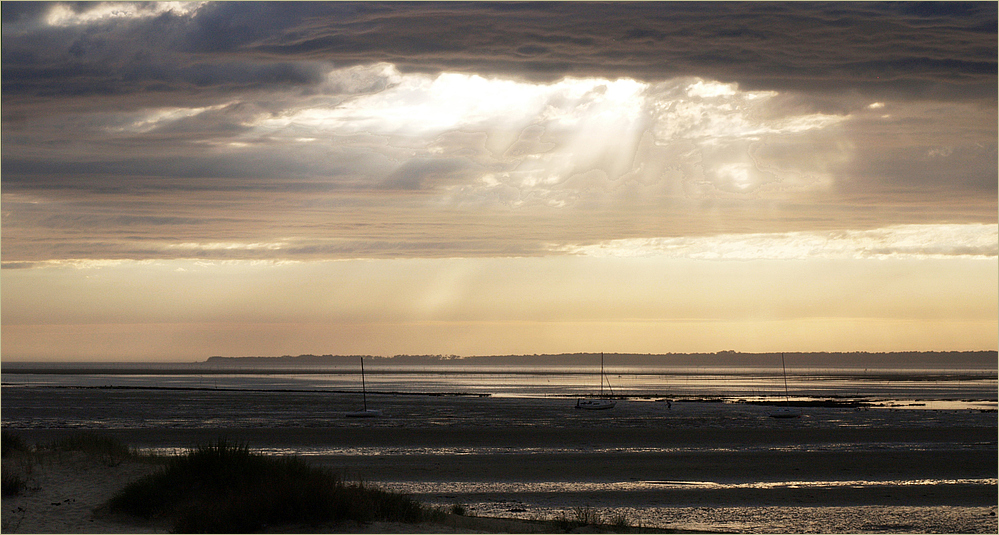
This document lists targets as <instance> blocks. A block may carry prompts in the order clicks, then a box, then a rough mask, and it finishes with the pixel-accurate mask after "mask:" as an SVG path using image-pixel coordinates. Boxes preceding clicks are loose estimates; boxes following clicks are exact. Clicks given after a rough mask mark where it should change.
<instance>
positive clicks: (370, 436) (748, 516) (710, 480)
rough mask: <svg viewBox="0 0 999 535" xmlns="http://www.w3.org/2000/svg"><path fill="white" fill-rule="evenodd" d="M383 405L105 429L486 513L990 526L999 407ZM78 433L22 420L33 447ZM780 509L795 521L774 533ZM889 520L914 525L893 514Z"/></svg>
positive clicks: (407, 400) (382, 401)
mask: <svg viewBox="0 0 999 535" xmlns="http://www.w3.org/2000/svg"><path fill="white" fill-rule="evenodd" d="M233 396H234V397H233V398H232V401H231V402H232V403H233V404H234V405H235V404H236V403H237V402H238V396H237V395H235V394H234V395H233ZM306 401H307V398H306V397H303V398H302V403H305V402H306ZM369 401H370V400H369ZM375 402H376V404H377V406H378V408H380V409H382V410H384V412H385V417H383V418H377V419H372V420H366V421H358V420H355V419H348V418H343V417H342V415H337V414H333V415H331V416H330V417H328V418H326V419H321V420H319V419H316V420H313V419H309V420H307V421H306V424H307V425H303V420H295V421H293V420H288V421H281V420H279V419H272V420H270V421H268V422H267V425H265V426H259V427H250V426H245V425H238V422H237V423H229V424H230V425H224V426H216V427H200V428H190V427H174V428H168V427H163V426H154V425H148V426H146V427H134V426H133V427H113V428H106V429H101V430H100V431H101V432H103V433H106V434H109V435H112V436H116V437H117V438H119V439H120V440H122V441H123V442H125V443H127V444H130V445H133V446H136V447H141V448H154V449H170V448H186V447H192V446H194V445H197V444H204V443H207V442H210V441H212V440H214V439H216V438H218V437H220V436H226V437H228V438H231V439H234V440H238V441H241V442H245V443H247V444H248V445H249V446H250V447H251V448H255V449H259V450H261V451H263V452H266V453H269V454H275V455H280V454H296V455H301V456H303V457H304V458H306V459H307V460H309V461H310V462H314V463H317V464H322V465H325V466H330V467H332V468H334V469H336V470H339V471H341V472H342V473H343V474H344V475H345V476H347V477H348V478H356V479H361V480H363V481H365V482H366V483H371V484H375V485H380V486H384V487H385V488H388V489H390V490H397V491H401V492H406V493H410V494H413V495H414V496H415V497H417V498H418V499H420V500H423V501H425V502H427V503H432V504H439V505H448V504H455V503H461V504H468V505H469V510H470V511H471V512H473V513H475V514H479V515H483V516H486V515H488V516H504V517H510V518H537V517H543V516H546V515H548V516H550V515H552V514H553V513H554V512H557V511H572V510H573V509H574V508H578V507H593V508H597V509H600V510H606V511H611V510H619V511H626V512H627V513H628V514H629V515H631V516H632V518H634V519H637V521H638V522H640V523H642V524H643V525H646V526H654V527H660V528H683V529H708V530H720V531H726V530H728V531H754V532H786V531H819V532H862V531H885V530H887V531H903V532H926V531H948V532H995V530H996V520H995V512H996V502H997V499H996V496H997V486H996V477H997V472H999V468H997V427H996V420H997V418H996V414H995V413H983V412H980V411H968V410H963V411H929V410H925V411H921V410H893V409H872V410H867V411H858V410H852V409H845V408H815V409H807V410H806V411H805V415H804V416H803V417H802V418H799V419H793V420H790V421H780V420H775V419H772V418H769V417H768V409H767V408H765V407H758V406H749V405H740V404H728V403H704V402H680V403H674V404H673V406H672V408H671V409H666V408H665V407H663V405H662V404H661V403H655V402H651V401H622V402H621V403H619V405H618V407H617V408H615V409H613V410H612V411H593V412H590V411H577V410H573V409H572V408H571V405H570V403H571V401H570V400H565V399H533V400H532V399H496V398H450V399H441V398H433V397H420V396H393V397H388V396H387V397H382V398H377V397H376V399H375ZM289 403H290V402H289ZM150 410H151V409H150ZM227 423H228V422H227ZM77 431H78V429H66V428H63V429H53V428H29V429H22V430H18V432H19V434H21V435H22V436H23V437H24V438H25V439H26V440H27V441H29V442H44V441H48V440H54V439H57V438H59V437H61V436H65V435H67V434H70V433H73V432H77ZM872 515H873V516H872ZM875 516H876V517H877V518H880V519H881V520H877V519H875V518H874V517H875ZM770 517H773V518H778V517H779V518H783V519H785V520H783V521H782V522H784V523H778V524H774V526H776V527H769V528H768V527H767V519H768V518H770ZM889 517H890V518H897V519H903V520H904V519H907V518H908V519H910V520H904V521H903V520H897V521H892V522H894V524H892V522H888V521H887V520H884V518H889ZM738 518H741V519H742V520H739V521H738V522H736V521H735V520H733V519H738ZM912 519H919V520H912ZM733 522H735V523H734V524H733ZM886 522H887V523H886ZM865 525H869V526H871V527H870V529H867V528H863V526H865ZM885 526H888V528H885ZM891 526H895V527H896V528H897V529H891ZM906 526H908V527H906ZM862 528H863V529H862Z"/></svg>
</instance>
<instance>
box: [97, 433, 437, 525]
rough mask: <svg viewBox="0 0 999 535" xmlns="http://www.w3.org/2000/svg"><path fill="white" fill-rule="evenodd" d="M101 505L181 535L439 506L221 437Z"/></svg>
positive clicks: (418, 513)
mask: <svg viewBox="0 0 999 535" xmlns="http://www.w3.org/2000/svg"><path fill="white" fill-rule="evenodd" d="M103 509H104V510H105V511H106V512H108V513H125V514H130V515H135V516H139V517H142V518H146V519H167V520H169V521H172V522H173V530H174V531H175V532H182V533H248V532H256V531H261V530H263V529H266V528H268V527H272V526H277V525H287V524H307V525H310V526H317V525H320V524H323V523H336V522H348V521H354V522H372V521H392V522H421V521H426V520H431V519H433V518H434V515H439V514H440V513H439V512H437V511H431V510H428V509H426V508H425V507H424V506H423V505H422V504H420V503H419V502H417V501H415V500H413V499H412V498H410V497H409V496H406V495H402V494H395V493H390V492H385V491H382V490H379V489H374V488H368V487H365V486H364V485H362V484H360V483H345V482H344V481H343V480H342V479H341V478H340V477H339V476H338V475H337V474H335V473H334V472H332V471H331V470H329V469H326V468H322V467H317V466H313V465H311V464H309V463H307V462H306V461H303V460H301V459H299V458H297V457H268V456H264V455H261V454H257V453H253V452H251V451H250V450H249V447H248V446H246V445H244V444H238V443H232V442H229V441H228V440H226V439H224V438H223V439H219V440H218V441H216V442H214V443H212V444H209V445H205V446H199V447H197V448H195V449H193V450H191V451H190V452H188V453H186V454H184V455H180V456H178V457H175V458H172V459H170V461H169V462H168V463H167V465H166V467H165V468H164V469H163V470H161V471H159V472H157V473H154V474H152V475H149V476H146V477H144V478H142V479H139V480H137V481H135V482H134V483H132V484H130V485H128V486H127V487H125V488H124V489H122V490H121V491H120V492H119V493H118V494H116V495H115V496H114V497H113V498H111V500H109V501H108V502H107V503H106V504H105V505H104V506H103Z"/></svg>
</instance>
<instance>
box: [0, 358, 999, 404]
mask: <svg viewBox="0 0 999 535" xmlns="http://www.w3.org/2000/svg"><path fill="white" fill-rule="evenodd" d="M141 366H142V365H90V366H85V367H80V368H79V369H77V370H75V371H74V373H34V374H27V373H19V367H18V366H17V365H14V364H5V365H4V373H3V384H4V385H5V386H59V387H135V388H183V389H237V390H264V391H267V390H295V391H309V390H314V391H359V390H360V389H361V384H360V383H361V380H360V375H359V373H358V370H357V369H356V367H353V366H351V367H349V368H348V367H329V368H309V369H287V370H283V371H279V372H269V373H255V371H256V370H254V369H252V368H245V369H238V370H231V371H230V370H226V369H212V368H206V367H205V366H192V365H176V366H174V367H168V366H163V365H158V366H149V371H150V373H142V371H143V370H142V368H141ZM81 371H82V372H84V373H80V372H81ZM599 371H600V370H599V367H592V368H552V367H545V368H542V367H517V368H510V367H484V366H478V367H474V368H470V367H451V368H448V367H444V366H437V367H386V366H371V365H368V368H367V373H366V375H365V382H366V387H367V390H368V391H369V392H392V393H412V394H452V393H461V394H471V395H485V396H495V397H528V398H538V397H574V396H581V395H588V394H596V393H599V392H602V393H604V394H613V395H617V396H627V397H667V398H720V399H726V400H735V399H739V398H753V399H766V398H774V397H779V398H783V397H784V395H785V383H784V378H783V377H782V376H781V374H780V372H779V370H777V371H775V370H773V369H760V368H694V367H687V368H672V369H657V368H615V367H613V366H608V367H607V368H606V374H605V378H604V380H603V381H601V379H600V375H599ZM174 372H176V373H174ZM996 377H997V372H996V370H981V369H965V370H962V369H935V370H929V369H915V370H914V369H879V370H863V369H811V368H806V369H801V368H797V369H796V368H790V369H789V370H788V374H787V392H788V393H789V395H790V396H791V397H793V398H798V399H809V398H811V399H824V398H853V399H863V400H868V401H883V402H887V403H892V402H894V403H901V402H912V401H923V402H926V401H932V402H939V401H954V402H960V401H961V400H971V401H973V402H980V401H983V402H995V401H996V399H997V380H996ZM905 405H907V406H913V407H915V406H917V405H911V404H910V403H905ZM993 405H994V403H993ZM931 407H932V406H931Z"/></svg>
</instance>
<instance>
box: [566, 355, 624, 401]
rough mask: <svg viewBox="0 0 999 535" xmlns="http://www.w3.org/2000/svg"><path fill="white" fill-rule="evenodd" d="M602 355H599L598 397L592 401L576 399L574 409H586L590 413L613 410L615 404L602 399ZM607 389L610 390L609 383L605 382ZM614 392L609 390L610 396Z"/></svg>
mask: <svg viewBox="0 0 999 535" xmlns="http://www.w3.org/2000/svg"><path fill="white" fill-rule="evenodd" d="M604 380H606V377H605V376H604V354H603V353H601V354H600V397H598V398H596V399H593V398H590V399H577V400H576V408H577V409H588V410H591V411H595V410H603V409H613V408H614V406H615V405H617V402H616V401H614V400H613V399H604ZM607 388H610V381H607ZM613 393H614V391H613V390H611V394H613Z"/></svg>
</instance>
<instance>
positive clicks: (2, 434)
mask: <svg viewBox="0 0 999 535" xmlns="http://www.w3.org/2000/svg"><path fill="white" fill-rule="evenodd" d="M0 450H2V454H3V457H10V456H11V455H12V454H14V453H17V452H25V451H28V445H27V444H26V443H25V442H24V439H23V438H21V436H20V435H18V434H16V433H13V432H11V431H8V430H6V429H4V430H3V431H0Z"/></svg>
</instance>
